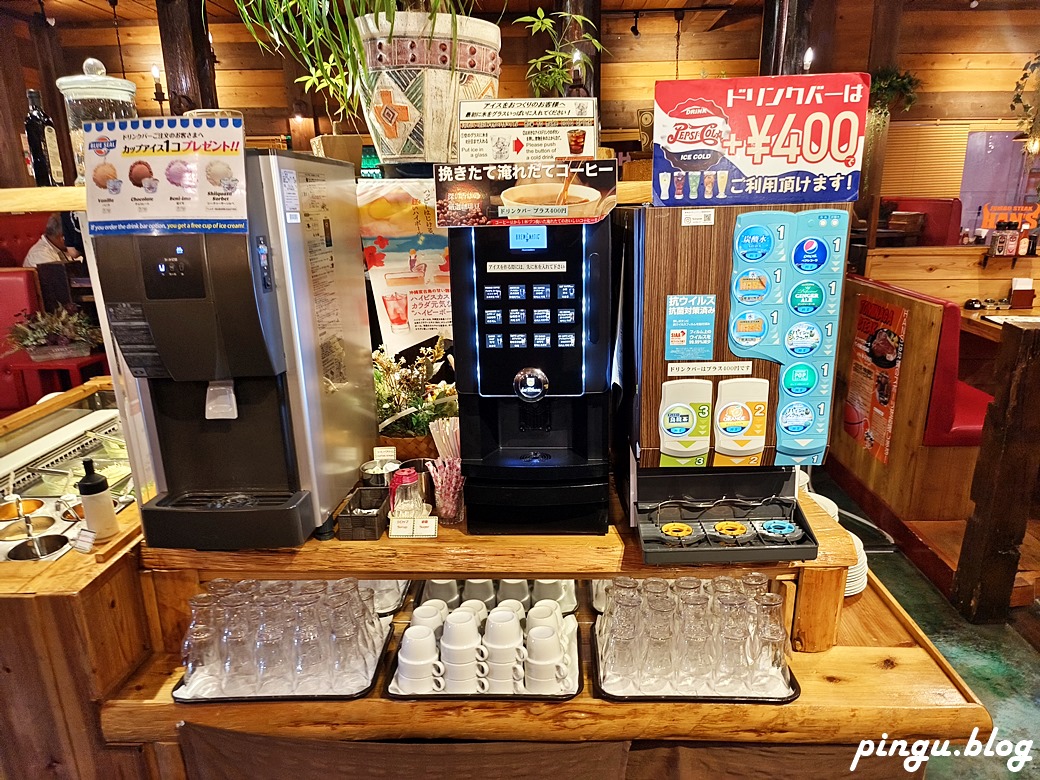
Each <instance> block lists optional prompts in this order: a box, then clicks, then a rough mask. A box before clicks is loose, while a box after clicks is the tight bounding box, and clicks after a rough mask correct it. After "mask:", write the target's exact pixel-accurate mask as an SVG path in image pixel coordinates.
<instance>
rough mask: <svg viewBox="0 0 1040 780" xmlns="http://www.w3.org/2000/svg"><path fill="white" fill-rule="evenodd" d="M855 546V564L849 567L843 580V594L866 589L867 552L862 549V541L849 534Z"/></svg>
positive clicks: (850, 594) (849, 594) (853, 594)
mask: <svg viewBox="0 0 1040 780" xmlns="http://www.w3.org/2000/svg"><path fill="white" fill-rule="evenodd" d="M849 536H851V537H852V543H853V544H854V545H855V546H856V564H855V565H854V566H850V567H849V576H848V577H847V578H846V580H845V596H846V598H847V597H849V596H855V595H856V594H857V593H862V592H863V591H865V590H866V589H867V554H866V552H864V551H863V541H862V540H861V539H860V538H859V537H858V536H856V534H849Z"/></svg>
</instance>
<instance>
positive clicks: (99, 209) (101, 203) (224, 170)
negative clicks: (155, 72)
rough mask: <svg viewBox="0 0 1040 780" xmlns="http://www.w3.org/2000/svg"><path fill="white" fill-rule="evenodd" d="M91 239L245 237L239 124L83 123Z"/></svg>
mask: <svg viewBox="0 0 1040 780" xmlns="http://www.w3.org/2000/svg"><path fill="white" fill-rule="evenodd" d="M83 132H84V148H85V150H86V158H87V162H86V168H87V172H86V173H87V184H86V187H87V216H88V217H89V219H90V233H91V235H95V236H97V235H113V234H158V233H245V232H246V230H247V226H246V191H245V181H246V168H245V134H244V132H243V129H242V120H241V119H235V118H225V117H222V118H191V119H187V118H183V117H173V118H163V119H127V120H121V121H112V122H95V123H87V124H86V125H84V128H83Z"/></svg>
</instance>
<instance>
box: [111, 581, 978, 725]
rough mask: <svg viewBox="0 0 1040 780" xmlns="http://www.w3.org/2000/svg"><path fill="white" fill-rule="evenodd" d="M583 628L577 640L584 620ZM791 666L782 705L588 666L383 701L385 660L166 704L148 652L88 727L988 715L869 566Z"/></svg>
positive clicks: (164, 660)
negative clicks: (234, 696) (606, 681)
mask: <svg viewBox="0 0 1040 780" xmlns="http://www.w3.org/2000/svg"><path fill="white" fill-rule="evenodd" d="M581 590H582V591H584V590H585V589H581ZM398 620H400V621H403V620H404V617H403V616H399V618H398ZM400 630H401V627H400V626H398V632H400ZM582 634H583V637H584V638H585V640H586V641H587V638H588V636H589V625H588V623H584V624H583V626H582ZM585 656H586V658H587V657H588V653H587V652H586V653H585ZM792 668H793V669H794V671H795V674H796V676H797V678H798V680H799V682H800V684H801V687H802V694H801V696H800V697H799V698H798V699H797V700H796V701H794V702H792V703H791V704H787V705H784V706H769V705H732V704H659V703H655V704H620V703H613V702H609V701H606V700H603V699H598V698H595V696H594V695H593V692H592V681H591V679H590V668H589V667H588V666H586V667H585V669H584V681H585V685H584V689H583V691H582V692H581V693H580V694H578V696H577V697H575V698H574V699H572V700H571V701H569V702H564V703H559V704H557V703H549V702H537V703H532V702H494V701H479V700H468V701H459V700H454V701H450V700H442V701H421V702H399V701H392V700H389V699H386V698H384V696H383V694H382V690H383V687H384V683H385V674H386V671H387V670H386V667H385V666H384V668H383V669H382V670H381V672H380V678H379V680H378V681H377V686H376V688H375V690H374V691H373V692H372V693H371V694H369V695H368V696H367V697H365V698H362V699H357V700H354V701H338V702H337V701H326V702H293V703H273V702H266V703H264V702H257V703H248V704H246V703H239V704H175V703H174V702H173V700H172V698H171V695H170V692H171V690H172V689H173V687H174V686H175V685H176V683H177V681H178V680H179V679H180V676H181V670H180V669H179V668H178V660H177V658H176V656H173V655H156V656H153V657H152V658H151V659H150V661H149V662H148V663H147V664H146V665H145V666H144V667H143V668H142V669H141V670H140V671H139V672H138V673H137V674H136V675H135V676H134V677H133V678H131V679H130V681H129V682H128V683H127V684H126V685H125V686H124V687H123V688H122V690H121V691H119V692H118V693H117V694H116V695H115V696H114V697H113V698H111V699H110V700H109V701H107V702H106V703H105V704H104V705H103V706H102V708H101V726H102V731H103V733H104V737H105V739H106V740H107V741H108V742H109V743H113V742H119V743H137V742H171V741H176V739H177V724H178V723H179V722H181V721H190V722H192V723H198V724H204V725H210V726H218V727H221V728H226V729H239V730H242V731H246V732H251V733H257V734H265V735H270V736H281V737H301V738H317V739H330V740H342V739H349V740H362V739H448V738H451V739H462V740H466V739H480V740H544V741H579V740H627V739H683V740H704V741H724V742H777V743H831V744H849V743H855V742H858V741H859V740H860V739H866V738H874V739H876V738H879V737H880V735H881V733H882V732H887V733H888V734H889V736H890V737H891V738H897V737H899V738H905V739H911V738H942V739H947V738H949V739H956V738H965V737H967V736H969V735H970V734H971V731H972V729H973V728H975V727H979V729H980V730H981V731H987V730H988V729H989V728H990V727H991V721H990V718H989V715H988V714H987V712H986V710H985V709H984V708H983V707H982V705H981V704H980V703H979V701H978V699H976V698H975V696H974V694H972V692H971V691H970V690H969V689H968V688H967V686H966V685H965V684H964V682H963V681H962V680H961V679H960V677H958V675H957V673H956V672H955V671H954V670H953V669H952V668H951V667H950V666H949V664H948V663H947V662H946V661H945V660H944V659H943V658H942V656H941V655H939V653H938V651H937V650H936V649H935V647H934V646H933V645H932V644H931V643H930V642H929V641H928V639H927V637H925V636H924V634H923V633H922V632H921V630H920V629H919V628H918V627H917V626H916V624H914V623H913V621H912V620H910V618H909V617H908V616H907V615H906V613H905V612H904V611H903V610H902V608H900V607H899V605H898V604H897V603H896V602H895V601H894V600H893V598H892V596H891V595H890V594H889V593H888V591H887V590H885V588H884V586H883V585H881V584H880V582H878V581H877V580H876V579H875V578H874V576H873V575H871V577H870V585H869V587H868V589H867V590H866V591H865V592H864V593H862V594H860V595H859V596H855V597H853V598H850V599H847V600H846V607H845V609H844V611H843V617H842V622H841V627H840V630H839V644H838V645H837V646H835V647H834V648H832V649H831V650H828V651H825V652H822V653H813V654H804V653H796V654H795V655H794V657H793V660H792Z"/></svg>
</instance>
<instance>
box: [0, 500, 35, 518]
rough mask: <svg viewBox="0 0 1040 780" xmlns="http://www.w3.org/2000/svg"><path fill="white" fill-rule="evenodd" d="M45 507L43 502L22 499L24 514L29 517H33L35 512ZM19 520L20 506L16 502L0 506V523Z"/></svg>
mask: <svg viewBox="0 0 1040 780" xmlns="http://www.w3.org/2000/svg"><path fill="white" fill-rule="evenodd" d="M42 506H43V502H42V501H40V500H38V499H35V498H23V499H22V512H24V513H25V514H27V515H31V514H32V513H33V512H35V511H36V510H38V509H39V508H40V507H42ZM17 519H18V504H17V502H15V501H8V502H7V503H6V504H0V523H4V522H7V521H8V520H17Z"/></svg>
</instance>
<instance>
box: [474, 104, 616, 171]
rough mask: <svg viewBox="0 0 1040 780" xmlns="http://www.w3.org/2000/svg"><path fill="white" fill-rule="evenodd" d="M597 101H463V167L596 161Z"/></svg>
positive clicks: (597, 142) (597, 143)
mask: <svg viewBox="0 0 1040 780" xmlns="http://www.w3.org/2000/svg"><path fill="white" fill-rule="evenodd" d="M596 127H597V122H596V99H595V98H537V99H536V98H531V99H524V100H504V99H503V100H463V101H461V102H460V103H459V162H462V163H465V164H467V165H469V164H470V163H473V164H480V163H521V162H532V161H546V160H555V159H557V158H560V157H595V156H596V147H597V146H598V145H599V141H598V139H597V137H596Z"/></svg>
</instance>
